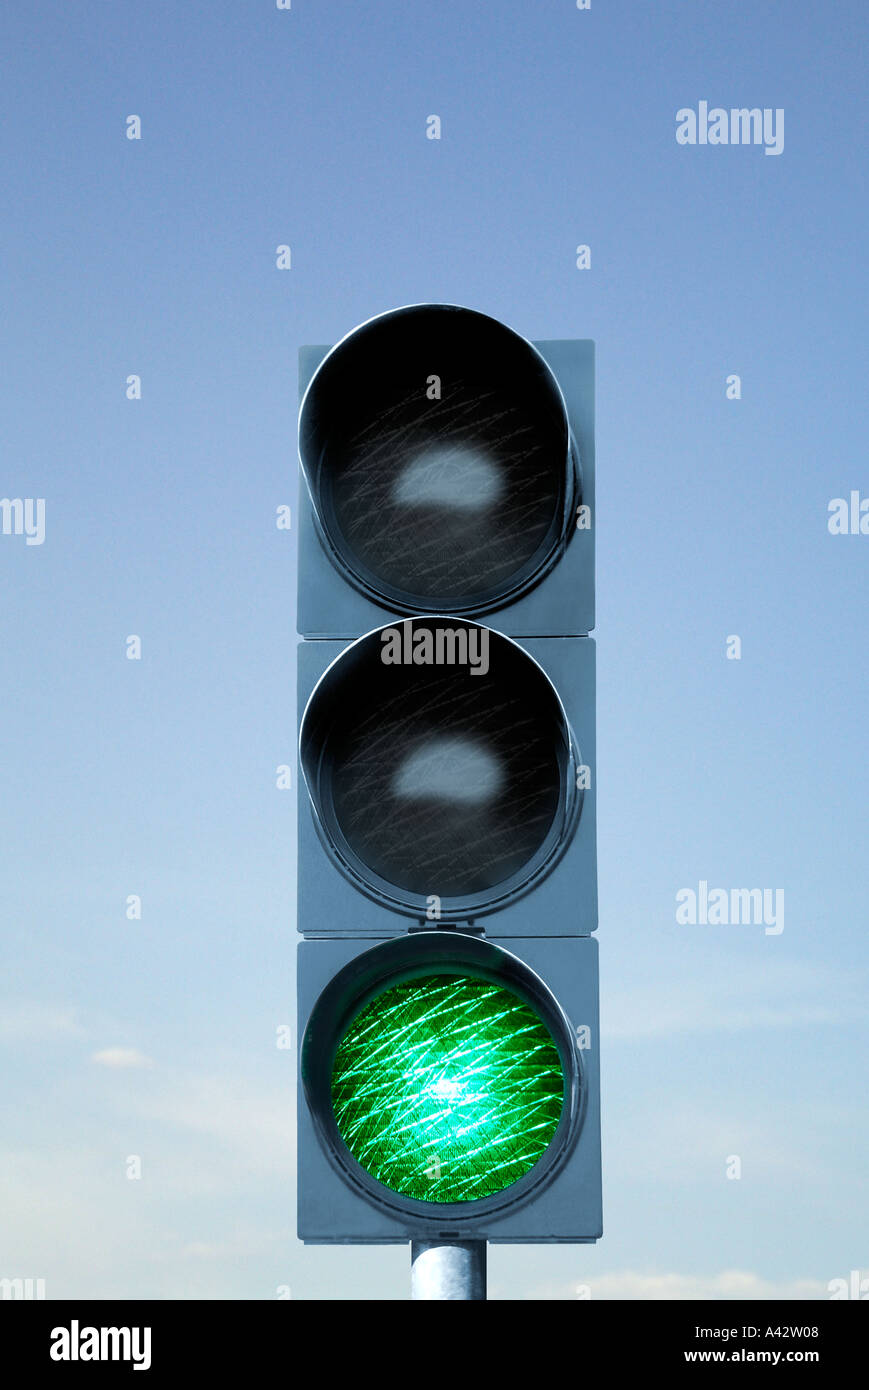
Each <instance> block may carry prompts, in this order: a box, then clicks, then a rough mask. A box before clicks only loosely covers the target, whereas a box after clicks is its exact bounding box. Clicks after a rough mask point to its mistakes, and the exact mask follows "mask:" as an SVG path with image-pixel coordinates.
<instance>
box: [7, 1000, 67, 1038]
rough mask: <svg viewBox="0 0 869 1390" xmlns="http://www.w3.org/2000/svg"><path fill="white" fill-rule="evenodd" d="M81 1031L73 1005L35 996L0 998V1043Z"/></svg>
mask: <svg viewBox="0 0 869 1390" xmlns="http://www.w3.org/2000/svg"><path fill="white" fill-rule="evenodd" d="M83 1033H84V1029H83V1028H82V1026H81V1024H80V1023H79V1021H78V1018H77V1017H76V1011H75V1009H73V1008H68V1007H58V1006H56V1005H52V1004H40V1003H37V1002H36V1001H35V1000H25V1001H12V1000H6V1001H0V1043H17V1042H42V1041H46V1042H47V1041H50V1040H53V1039H55V1038H59V1037H60V1038H75V1037H81V1036H82V1035H83Z"/></svg>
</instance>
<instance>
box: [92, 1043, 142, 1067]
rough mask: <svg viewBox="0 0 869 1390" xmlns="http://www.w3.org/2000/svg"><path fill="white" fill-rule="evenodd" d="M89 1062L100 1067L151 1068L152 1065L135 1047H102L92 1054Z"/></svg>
mask: <svg viewBox="0 0 869 1390" xmlns="http://www.w3.org/2000/svg"><path fill="white" fill-rule="evenodd" d="M91 1061H92V1062H96V1063H97V1065H98V1066H100V1067H119V1068H120V1067H152V1066H153V1065H154V1063H153V1062H152V1060H151V1058H150V1057H146V1056H145V1053H144V1052H139V1051H138V1050H137V1048H135V1047H104V1048H103V1049H102V1051H101V1052H92V1053H91Z"/></svg>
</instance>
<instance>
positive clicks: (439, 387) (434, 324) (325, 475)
mask: <svg viewBox="0 0 869 1390" xmlns="http://www.w3.org/2000/svg"><path fill="white" fill-rule="evenodd" d="M435 379H436V380H435ZM300 438H301V445H302V455H303V459H304V460H305V462H306V467H307V469H308V472H309V477H311V478H312V480H313V485H314V491H315V501H316V503H317V508H318V512H319V515H320V518H321V522H322V524H323V526H324V528H325V529H326V531H327V533H328V534H329V537H330V540H331V542H332V544H333V546H334V547H335V549H336V550H337V552H338V554H339V555H340V556H341V558H342V560H343V561H344V563H345V564H346V565H347V566H348V568H349V569H350V570H351V571H352V572H353V573H354V574H355V575H356V576H357V578H360V579H361V580H362V581H363V582H364V583H365V584H366V585H368V586H369V587H370V588H373V589H375V590H376V591H377V592H379V593H382V594H383V595H384V596H386V597H397V598H398V599H399V600H400V601H401V602H403V603H404V604H406V605H408V606H411V607H414V606H416V607H423V608H429V609H431V608H433V607H436V608H444V607H446V608H453V609H456V608H460V607H465V608H466V609H478V608H479V607H480V606H482V605H485V604H486V603H489V602H491V601H492V600H494V599H495V598H497V596H498V595H500V594H502V593H505V592H508V591H509V590H511V589H512V588H513V587H515V586H516V585H521V583H523V582H524V581H525V580H526V579H527V578H528V577H529V575H531V574H533V573H534V572H535V570H536V568H537V567H538V566H539V565H540V564H542V563H543V562H544V561H545V560H546V559H547V557H548V556H549V555H550V554H551V552H552V550H553V548H554V547H556V546H557V545H558V544H559V542H560V539H561V537H562V534H563V529H564V507H565V492H566V471H567V461H568V428H567V423H566V419H565V415H564V407H563V404H562V401H561V398H560V395H559V393H558V390H557V388H556V386H555V384H554V382H553V380H552V377H551V375H550V374H549V372H548V370H547V368H546V367H545V366H544V364H543V363H542V361H541V359H540V358H539V357H538V356H537V354H536V353H535V352H534V351H533V349H532V348H531V347H530V346H529V344H528V343H526V342H525V341H524V340H523V339H521V338H520V337H519V336H518V335H517V334H515V333H513V332H512V331H511V330H509V329H507V328H505V327H504V326H503V325H501V324H498V323H496V322H495V321H494V320H493V319H489V318H487V317H486V316H484V315H482V314H476V313H472V312H471V311H469V310H462V309H450V308H446V307H444V306H424V307H421V308H417V309H410V310H403V311H399V312H397V313H396V314H394V315H388V316H386V317H385V318H384V319H381V320H375V321H373V322H372V323H371V324H369V325H366V326H364V327H363V328H361V329H359V330H358V331H357V332H356V333H355V334H352V335H351V336H350V338H348V339H347V341H346V342H345V343H344V344H342V346H341V347H340V348H339V349H338V350H337V351H336V352H335V353H334V354H333V355H332V356H331V357H330V358H328V359H327V360H326V362H325V363H324V365H323V367H322V368H321V369H320V372H319V373H318V374H317V376H316V377H315V378H314V382H313V384H312V387H311V391H310V392H309V396H308V399H307V401H306V406H305V411H304V412H303V420H302V430H301V434H300Z"/></svg>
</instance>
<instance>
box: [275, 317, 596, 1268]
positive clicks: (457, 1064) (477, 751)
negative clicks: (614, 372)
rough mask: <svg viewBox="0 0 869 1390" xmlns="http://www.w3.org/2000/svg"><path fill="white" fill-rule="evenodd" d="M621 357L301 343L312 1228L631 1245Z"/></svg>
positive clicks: (408, 328) (529, 348) (450, 326)
mask: <svg viewBox="0 0 869 1390" xmlns="http://www.w3.org/2000/svg"><path fill="white" fill-rule="evenodd" d="M593 370H594V369H593V345H592V344H590V343H588V342H584V341H577V342H565V341H556V342H547V343H538V344H536V345H532V344H530V343H528V342H526V341H525V340H524V339H523V338H521V337H520V336H519V335H518V334H515V333H514V332H513V331H512V330H510V329H508V328H506V327H505V326H504V325H502V324H499V323H498V322H497V321H495V320H493V319H490V318H488V317H487V316H485V315H482V314H477V313H475V312H474V311H471V310H466V309H461V308H458V307H456V306H444V305H418V306H410V307H409V308H405V309H401V310H397V311H393V312H392V313H389V314H385V315H380V316H379V317H377V318H375V319H373V320H370V321H369V322H368V323H366V324H363V325H362V326H361V328H359V329H356V330H354V331H353V332H352V333H350V334H348V335H347V337H346V338H344V339H342V341H341V342H340V343H339V344H338V345H337V346H336V347H334V348H332V349H326V348H321V347H318V348H303V349H302V350H301V353H300V394H301V397H302V402H301V410H300V420H299V453H300V461H301V465H302V470H303V475H304V478H305V483H306V487H305V488H304V489H303V491H302V497H301V505H300V541H299V564H300V570H299V630H300V632H301V634H302V636H303V638H304V639H305V640H304V641H303V642H302V643H301V644H300V646H299V709H300V712H301V715H300V744H299V750H300V767H301V771H302V774H303V775H302V777H300V779H299V898H298V926H299V931H300V932H301V933H302V935H303V938H304V939H303V941H302V942H301V943H300V946H299V967H298V1005H299V1015H298V1016H299V1033H300V1037H301V1039H302V1043H301V1048H300V1081H301V1085H300V1093H299V1217H298V1222H299V1234H300V1236H301V1238H302V1239H303V1240H306V1241H312V1242H320V1243H352V1242H359V1243H369V1242H374V1243H377V1242H381V1243H384V1242H385V1243H392V1242H396V1241H407V1240H427V1239H430V1238H440V1237H444V1238H446V1237H450V1238H453V1239H457V1240H462V1241H467V1240H472V1241H473V1240H477V1241H480V1240H492V1241H504V1242H511V1243H513V1242H532V1241H546V1242H550V1241H552V1242H557V1241H592V1240H595V1239H597V1237H598V1236H599V1235H600V1231H601V1214H600V1212H601V1201H600V1140H599V1127H600V1119H599V1109H600V1106H599V1074H598V972H597V943H596V942H595V941H594V939H593V938H592V936H591V933H592V932H593V931H594V930H595V927H596V925H597V893H596V849H595V808H594V797H595V785H596V768H595V748H594V732H595V731H594V706H595V695H594V691H595V684H594V681H595V676H594V643H593V641H592V639H591V638H590V637H588V636H587V635H586V634H587V633H588V632H589V631H590V629H591V627H592V626H593V622H594V592H593V561H594V556H593V546H594V540H593V535H594V532H593V524H592V522H593V506H594V497H593V485H594V419H593V399H594V392H593Z"/></svg>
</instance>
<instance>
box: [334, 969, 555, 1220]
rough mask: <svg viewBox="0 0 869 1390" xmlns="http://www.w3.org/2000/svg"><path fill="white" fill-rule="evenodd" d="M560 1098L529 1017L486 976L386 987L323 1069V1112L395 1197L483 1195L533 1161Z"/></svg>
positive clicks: (448, 1199) (551, 1057) (544, 1034)
mask: <svg viewBox="0 0 869 1390" xmlns="http://www.w3.org/2000/svg"><path fill="white" fill-rule="evenodd" d="M563 1100H564V1073H563V1069H562V1065H561V1060H560V1057H559V1054H558V1049H557V1047H556V1046H555V1043H554V1042H553V1040H552V1036H551V1034H550V1032H549V1030H548V1028H547V1027H546V1025H545V1024H544V1023H543V1021H542V1019H541V1018H540V1017H539V1015H538V1014H537V1013H536V1012H535V1011H534V1009H532V1008H531V1007H530V1006H529V1005H528V1004H526V1003H525V1002H524V1001H523V1000H521V999H519V998H518V996H517V995H515V994H513V993H512V992H511V991H509V990H506V989H504V988H503V987H501V986H500V985H497V984H494V983H490V982H489V981H487V980H481V979H475V978H471V977H465V976H454V975H430V976H425V977H423V978H421V979H415V980H408V981H406V982H404V983H402V984H399V985H394V986H392V987H391V988H390V989H387V990H385V991H384V992H383V993H382V994H380V995H378V996H377V997H376V998H375V999H374V1000H372V1002H371V1003H369V1004H368V1005H367V1006H366V1008H364V1009H363V1010H362V1012H361V1013H360V1014H358V1015H357V1017H356V1018H355V1019H354V1021H353V1022H352V1023H351V1025H350V1027H349V1028H348V1030H347V1032H346V1033H345V1035H344V1037H343V1038H342V1040H341V1043H340V1046H339V1048H338V1051H337V1054H336V1057H335V1062H334V1065H333V1070H332V1108H333V1112H334V1115H335V1120H336V1123H337V1125H338V1130H339V1132H340V1134H341V1136H342V1138H343V1140H344V1142H345V1144H346V1145H347V1147H348V1148H349V1150H350V1152H351V1153H352V1154H353V1157H354V1158H355V1159H356V1161H357V1162H358V1163H359V1164H360V1165H361V1166H362V1167H363V1168H364V1169H365V1171H366V1172H368V1173H370V1175H371V1176H372V1177H373V1178H376V1179H377V1180H378V1182H381V1183H383V1184H384V1185H385V1186H386V1187H388V1188H391V1189H392V1191H394V1192H398V1193H401V1194H402V1195H403V1196H405V1197H411V1198H415V1199H417V1200H421V1201H427V1202H440V1203H459V1202H468V1201H473V1200H475V1199H479V1198H482V1197H490V1196H492V1195H493V1194H494V1193H497V1192H500V1191H501V1190H502V1189H503V1188H505V1187H509V1186H510V1184H511V1183H514V1182H517V1181H518V1180H519V1179H520V1178H521V1177H524V1175H525V1174H526V1173H527V1172H529V1171H530V1169H531V1168H533V1167H534V1165H535V1163H537V1162H538V1160H539V1159H540V1158H541V1157H542V1155H543V1154H544V1153H545V1151H546V1149H547V1148H548V1146H549V1144H550V1143H551V1141H552V1137H553V1135H554V1134H555V1130H556V1128H557V1126H558V1121H559V1118H560V1116H561V1111H562V1105H563Z"/></svg>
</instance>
